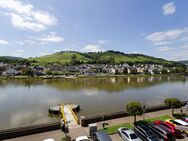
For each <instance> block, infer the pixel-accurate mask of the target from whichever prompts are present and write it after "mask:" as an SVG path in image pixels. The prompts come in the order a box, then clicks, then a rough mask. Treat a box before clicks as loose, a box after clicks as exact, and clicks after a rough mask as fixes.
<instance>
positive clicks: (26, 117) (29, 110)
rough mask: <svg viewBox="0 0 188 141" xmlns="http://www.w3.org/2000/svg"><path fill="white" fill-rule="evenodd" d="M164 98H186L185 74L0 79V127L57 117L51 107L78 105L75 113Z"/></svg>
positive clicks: (93, 112)
mask: <svg viewBox="0 0 188 141" xmlns="http://www.w3.org/2000/svg"><path fill="white" fill-rule="evenodd" d="M167 97H176V98H179V99H181V100H188V78H186V77H184V76H178V75H177V76H176V75H175V76H125V77H83V78H69V79H68V78H64V79H6V80H0V123H1V124H0V129H5V128H13V127H19V126H23V125H34V124H38V123H45V122H49V121H55V120H58V119H57V118H52V117H50V116H49V115H48V108H49V107H50V106H54V105H58V104H59V103H75V104H79V105H80V107H81V111H80V112H79V113H78V116H80V115H84V116H92V115H98V114H104V113H112V112H116V111H122V110H125V106H126V104H127V103H128V102H129V101H139V102H141V103H143V102H145V103H146V106H153V105H158V104H163V102H164V99H165V98H167Z"/></svg>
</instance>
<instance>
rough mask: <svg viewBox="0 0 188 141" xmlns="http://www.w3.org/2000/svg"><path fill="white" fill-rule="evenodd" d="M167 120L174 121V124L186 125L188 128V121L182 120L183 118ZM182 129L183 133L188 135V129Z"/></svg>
mask: <svg viewBox="0 0 188 141" xmlns="http://www.w3.org/2000/svg"><path fill="white" fill-rule="evenodd" d="M166 121H167V122H170V123H172V124H173V125H175V126H185V127H187V128H188V123H187V122H185V121H183V120H181V119H175V120H169V119H168V120H166ZM181 131H182V133H183V134H184V135H185V136H188V131H187V130H186V131H185V130H181Z"/></svg>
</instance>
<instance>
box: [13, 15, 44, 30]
mask: <svg viewBox="0 0 188 141" xmlns="http://www.w3.org/2000/svg"><path fill="white" fill-rule="evenodd" d="M9 15H10V18H11V21H12V24H13V25H14V26H15V27H18V28H20V29H29V30H32V31H41V30H44V29H46V26H45V25H43V24H41V23H38V22H35V21H29V20H27V19H26V18H24V17H22V16H20V15H17V14H14V13H10V14H9Z"/></svg>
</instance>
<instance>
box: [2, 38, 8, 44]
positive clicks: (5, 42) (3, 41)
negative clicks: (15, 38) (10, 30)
mask: <svg viewBox="0 0 188 141" xmlns="http://www.w3.org/2000/svg"><path fill="white" fill-rule="evenodd" d="M8 44H9V42H8V41H6V40H2V39H0V45H8Z"/></svg>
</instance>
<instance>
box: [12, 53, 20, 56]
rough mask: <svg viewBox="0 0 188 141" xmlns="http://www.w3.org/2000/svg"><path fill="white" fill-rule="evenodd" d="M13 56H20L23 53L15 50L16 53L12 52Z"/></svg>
mask: <svg viewBox="0 0 188 141" xmlns="http://www.w3.org/2000/svg"><path fill="white" fill-rule="evenodd" d="M12 56H15V57H20V56H21V53H18V52H15V53H13V54H12Z"/></svg>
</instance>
